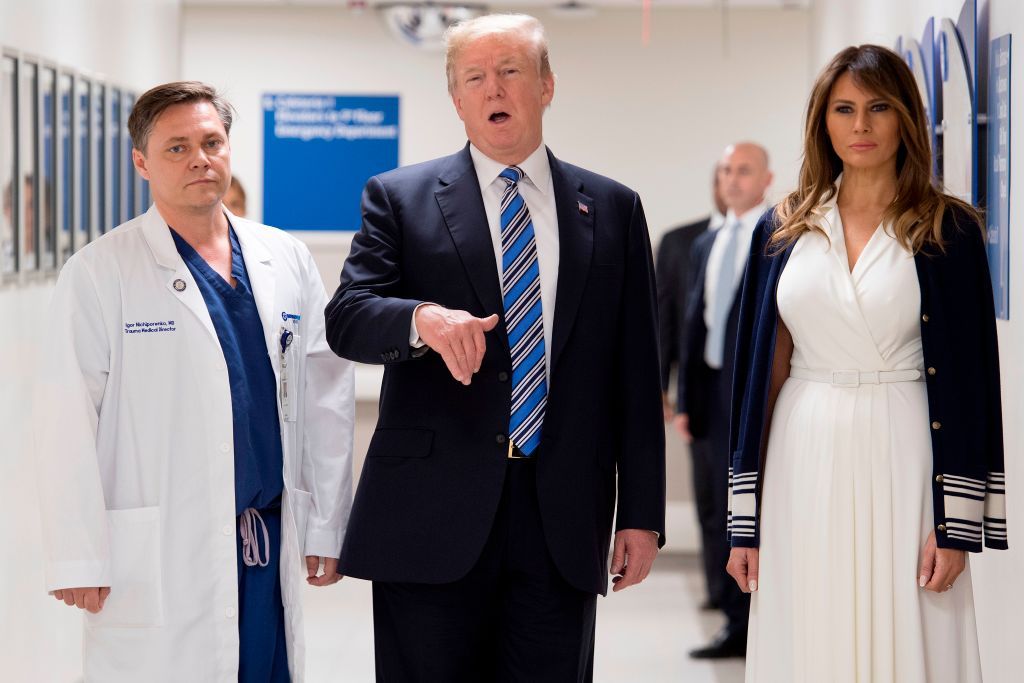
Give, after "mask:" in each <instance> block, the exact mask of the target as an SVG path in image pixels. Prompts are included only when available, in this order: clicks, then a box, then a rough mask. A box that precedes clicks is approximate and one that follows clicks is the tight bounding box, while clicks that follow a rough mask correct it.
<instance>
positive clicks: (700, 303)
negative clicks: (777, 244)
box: [676, 142, 772, 659]
mask: <svg viewBox="0 0 1024 683" xmlns="http://www.w3.org/2000/svg"><path fill="white" fill-rule="evenodd" d="M718 182H719V187H720V189H721V192H722V198H723V199H724V201H725V204H726V207H727V208H728V210H727V212H726V214H725V221H724V222H723V224H722V227H721V228H719V229H718V230H715V231H714V232H706V233H704V234H703V235H701V236H700V237H698V238H697V240H696V241H695V242H694V244H693V249H692V262H691V266H690V272H692V273H693V278H694V279H693V280H692V281H691V285H690V290H691V295H690V301H689V303H688V305H687V309H686V320H685V327H686V342H685V343H684V345H683V359H682V370H681V372H680V381H679V407H678V409H679V415H677V417H676V426H677V428H678V429H679V431H680V432H681V433H683V435H684V437H687V438H691V439H692V440H693V441H702V440H703V441H705V442H706V444H707V446H706V448H705V449H703V450H700V451H694V456H695V457H701V456H703V457H706V458H707V459H708V460H707V462H705V463H704V464H703V469H704V472H705V475H706V480H705V482H704V483H705V486H706V487H707V489H706V490H705V491H704V495H705V497H706V503H705V504H706V506H707V509H708V510H709V511H710V514H709V523H708V529H707V533H705V534H703V535H702V538H703V540H704V553H705V560H706V562H707V564H708V565H710V566H711V567H712V568H717V571H718V572H719V579H720V581H718V582H716V583H715V585H716V586H718V590H717V595H715V596H714V597H715V599H716V601H717V602H718V607H719V608H720V609H721V610H722V611H723V612H725V616H726V625H725V627H724V628H723V629H722V630H721V631H720V632H719V633H718V634H717V635H716V636H715V637H714V639H713V640H712V641H711V643H709V644H708V645H707V646H706V647H702V648H699V649H696V650H693V651H691V652H690V656H691V657H695V658H698V659H716V658H720V657H739V656H743V655H744V654H745V653H746V649H747V617H748V614H749V611H750V597H749V596H748V595H746V594H744V593H743V592H741V591H740V590H739V587H738V586H737V585H736V582H735V581H730V580H729V577H728V575H727V574H726V572H725V565H726V563H727V562H728V559H729V543H728V540H727V537H726V527H727V523H728V521H727V517H728V509H727V508H728V478H729V415H730V404H729V401H730V397H731V394H732V371H733V360H734V359H733V356H734V352H735V348H736V323H737V320H738V316H739V306H740V302H739V289H740V282H741V281H742V279H743V271H744V269H745V267H746V263H747V256H748V253H749V251H750V241H751V239H752V237H753V234H754V228H755V227H756V226H757V220H758V219H759V218H760V217H761V214H763V213H764V211H765V209H766V208H767V207H766V205H765V192H766V191H767V190H768V186H769V185H771V182H772V173H771V171H770V170H769V165H768V153H767V152H766V151H765V149H764V148H763V147H761V146H760V145H757V144H754V143H751V142H740V143H737V144H735V145H730V146H729V147H727V148H726V149H725V153H724V155H723V156H722V160H721V162H720V163H719V165H718Z"/></svg>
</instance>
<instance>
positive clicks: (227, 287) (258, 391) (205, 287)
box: [171, 225, 284, 516]
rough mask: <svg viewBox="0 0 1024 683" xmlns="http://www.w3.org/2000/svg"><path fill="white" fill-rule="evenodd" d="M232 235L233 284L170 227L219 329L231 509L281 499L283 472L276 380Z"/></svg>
mask: <svg viewBox="0 0 1024 683" xmlns="http://www.w3.org/2000/svg"><path fill="white" fill-rule="evenodd" d="M228 232H229V234H230V239H231V275H232V276H233V277H234V278H235V281H236V282H237V283H238V284H237V286H236V287H234V288H232V287H231V284H230V283H229V282H227V281H225V280H224V278H223V277H221V276H220V274H219V273H217V271H215V270H214V269H213V268H211V267H210V265H209V264H208V263H207V262H206V261H205V260H204V259H203V257H202V256H200V255H199V254H198V253H196V250H195V249H193V248H192V246H191V245H190V244H189V243H188V242H186V241H185V240H184V239H182V237H181V236H180V235H179V234H178V233H176V232H175V231H174V229H173V228H172V229H171V236H172V237H173V238H174V245H175V246H176V247H177V248H178V253H179V254H181V258H182V259H184V261H185V265H187V266H188V269H189V270H190V271H192V276H193V277H194V278H195V281H196V284H197V285H199V291H200V292H202V294H203V299H204V300H205V301H206V308H207V309H208V310H209V312H210V318H211V319H212V320H213V327H214V329H215V330H216V331H217V338H218V339H219V340H220V347H221V350H222V351H223V352H224V360H225V361H226V362H227V366H228V379H229V381H230V383H231V413H232V416H233V423H234V446H235V515H236V516H237V515H240V514H242V512H243V511H244V510H245V509H246V508H250V507H252V508H256V509H258V510H259V509H263V508H267V507H276V506H277V505H279V504H280V500H279V499H280V496H281V491H282V490H283V488H284V477H283V475H282V473H281V471H282V468H283V462H284V453H283V451H282V449H281V425H280V423H279V422H278V417H277V382H276V380H275V378H274V369H273V367H271V364H270V356H268V355H267V346H266V343H265V342H264V337H263V323H262V322H261V321H260V314H259V309H257V307H256V299H255V298H254V297H253V293H252V287H251V286H250V284H249V274H248V272H247V271H246V269H245V260H244V259H243V258H242V247H241V245H239V243H238V237H237V236H236V235H235V230H234V228H232V227H230V225H229V226H228Z"/></svg>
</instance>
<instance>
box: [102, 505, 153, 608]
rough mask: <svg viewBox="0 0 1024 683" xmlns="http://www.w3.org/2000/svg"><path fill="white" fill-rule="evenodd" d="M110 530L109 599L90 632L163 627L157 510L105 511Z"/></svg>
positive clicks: (145, 508)
mask: <svg viewBox="0 0 1024 683" xmlns="http://www.w3.org/2000/svg"><path fill="white" fill-rule="evenodd" d="M107 526H108V528H109V530H110V568H111V577H112V580H111V585H110V595H109V596H107V601H106V603H105V604H104V605H103V609H102V610H100V612H99V613H98V614H90V613H88V612H87V613H86V615H85V616H86V620H87V624H88V625H89V626H90V627H92V628H110V627H119V628H146V627H153V626H160V625H162V624H163V588H162V583H163V582H162V574H161V565H162V562H161V557H160V551H161V547H160V546H161V543H160V508H159V507H144V508H130V509H127V510H107Z"/></svg>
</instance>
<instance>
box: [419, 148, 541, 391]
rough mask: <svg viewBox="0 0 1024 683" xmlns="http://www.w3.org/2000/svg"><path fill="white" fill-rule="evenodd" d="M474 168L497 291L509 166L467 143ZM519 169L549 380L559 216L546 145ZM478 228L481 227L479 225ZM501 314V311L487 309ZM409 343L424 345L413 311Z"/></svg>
mask: <svg viewBox="0 0 1024 683" xmlns="http://www.w3.org/2000/svg"><path fill="white" fill-rule="evenodd" d="M469 153H470V156H472V157H473V167H474V168H475V169H476V177H477V180H478V181H479V183H480V196H481V197H482V198H483V201H484V212H485V213H486V215H487V228H488V230H489V231H490V233H491V245H492V246H493V248H494V261H495V263H496V264H497V267H498V291H499V292H500V291H501V272H502V263H501V196H502V194H503V193H504V192H505V181H504V180H503V179H501V178H499V175H500V174H501V172H502V171H504V170H505V169H506V168H508V166H507V165H506V164H502V163H500V162H498V161H495V160H494V159H491V158H490V157H488V156H487V155H485V154H484V153H483V152H481V151H480V150H479V149H477V148H476V146H475V145H472V144H470V146H469ZM519 168H521V169H522V170H523V179H522V180H521V181H519V194H520V196H522V198H523V201H524V202H526V206H527V208H528V209H529V210H530V218H531V220H532V221H533V232H534V237H535V239H536V242H537V267H538V269H539V270H540V300H541V307H542V309H543V315H544V354H545V361H546V362H545V369H546V370H547V376H548V380H550V379H551V330H552V327H553V326H554V321H555V292H556V290H557V289H558V215H557V211H556V208H555V187H554V183H553V182H552V180H551V164H550V163H549V162H548V152H547V148H546V147H545V146H544V143H543V142H542V143H541V145H540V146H539V147H538V148H537V149H535V150H534V151H533V153H532V154H531V155H530V156H528V157H527V158H526V160H525V161H523V162H522V163H521V164H519ZM480 227H481V229H482V228H483V226H480ZM486 313H487V315H490V314H491V313H498V314H503V313H504V311H487V312H486ZM409 340H410V344H411V345H412V346H414V347H417V348H418V347H421V346H423V340H421V339H420V338H419V333H418V332H417V331H416V314H415V312H414V313H413V320H412V327H411V329H410V334H409Z"/></svg>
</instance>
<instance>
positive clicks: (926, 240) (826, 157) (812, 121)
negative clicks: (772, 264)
mask: <svg viewBox="0 0 1024 683" xmlns="http://www.w3.org/2000/svg"><path fill="white" fill-rule="evenodd" d="M845 73H848V74H850V76H851V77H852V78H853V81H854V83H855V84H856V85H857V87H859V88H861V89H862V90H865V91H867V92H869V93H872V94H873V95H874V96H875V97H878V98H880V99H882V100H884V101H885V102H886V103H888V104H889V105H890V106H891V107H892V108H893V110H894V111H895V112H896V114H897V116H898V117H899V131H900V147H899V151H898V152H897V154H896V196H895V198H894V199H893V201H892V204H890V205H889V207H888V208H887V209H886V211H885V214H884V216H883V219H882V220H883V223H884V224H886V225H889V226H891V229H892V231H893V234H894V236H895V237H896V239H897V240H899V242H900V244H902V245H903V247H904V248H905V249H907V250H908V251H909V252H911V253H913V254H916V253H918V252H919V251H921V250H922V249H923V248H925V247H929V246H931V247H936V248H937V249H938V250H940V251H945V249H944V242H943V239H942V218H943V216H944V215H945V213H946V211H947V209H955V208H959V209H962V210H963V211H964V212H966V215H967V216H969V217H970V218H971V219H973V220H978V219H979V216H978V213H977V211H976V210H975V209H974V207H972V206H971V205H970V204H967V203H965V202H963V201H961V200H959V199H957V198H956V197H952V196H950V195H948V194H945V193H944V192H943V191H942V190H941V189H940V188H939V187H938V185H937V184H936V183H935V181H934V180H933V176H932V151H931V144H930V137H931V136H930V134H929V123H928V118H927V116H925V112H924V105H923V104H922V102H921V96H920V93H919V92H918V89H917V83H916V82H915V81H914V74H913V73H912V72H911V71H910V68H909V67H908V66H907V65H906V63H905V62H904V61H903V60H902V59H901V58H900V57H899V55H897V54H896V53H895V52H892V51H891V50H888V49H886V48H884V47H881V46H879V45H860V46H855V47H848V48H846V49H845V50H843V51H842V52H840V53H839V54H837V55H836V56H835V57H834V58H833V59H832V61H831V62H830V63H829V65H828V66H827V67H825V69H824V71H822V72H821V75H820V76H818V80H817V81H816V82H815V84H814V88H813V89H812V90H811V97H810V100H809V101H808V104H807V121H806V123H805V125H804V154H803V163H802V164H801V166H800V180H799V184H798V186H797V189H796V190H795V191H793V192H791V193H790V194H789V195H787V196H786V197H785V198H784V199H783V200H782V201H781V202H779V204H778V206H776V208H775V214H776V217H777V221H778V227H777V228H776V230H775V231H774V232H773V234H772V238H771V241H770V242H769V244H768V249H769V251H771V252H774V253H778V252H780V251H782V250H784V249H785V248H786V247H788V246H789V245H791V244H792V243H793V242H795V241H796V240H797V239H798V238H799V237H800V235H802V234H803V233H805V232H812V231H816V232H819V233H821V234H823V235H824V234H825V232H824V230H822V229H821V227H820V226H819V224H818V222H817V221H816V218H820V217H821V210H820V207H821V205H822V204H824V203H826V202H828V201H829V200H831V199H832V198H833V197H834V196H835V194H836V187H835V182H836V178H837V177H839V174H840V173H842V171H843V162H842V159H840V158H839V155H838V154H836V151H835V149H833V147H832V142H831V140H830V139H829V136H828V129H827V128H826V125H825V116H826V114H827V113H828V103H829V97H830V96H831V94H832V88H833V86H834V85H835V83H836V81H837V80H839V78H840V77H841V76H842V75H843V74H845ZM826 237H827V235H826Z"/></svg>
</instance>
